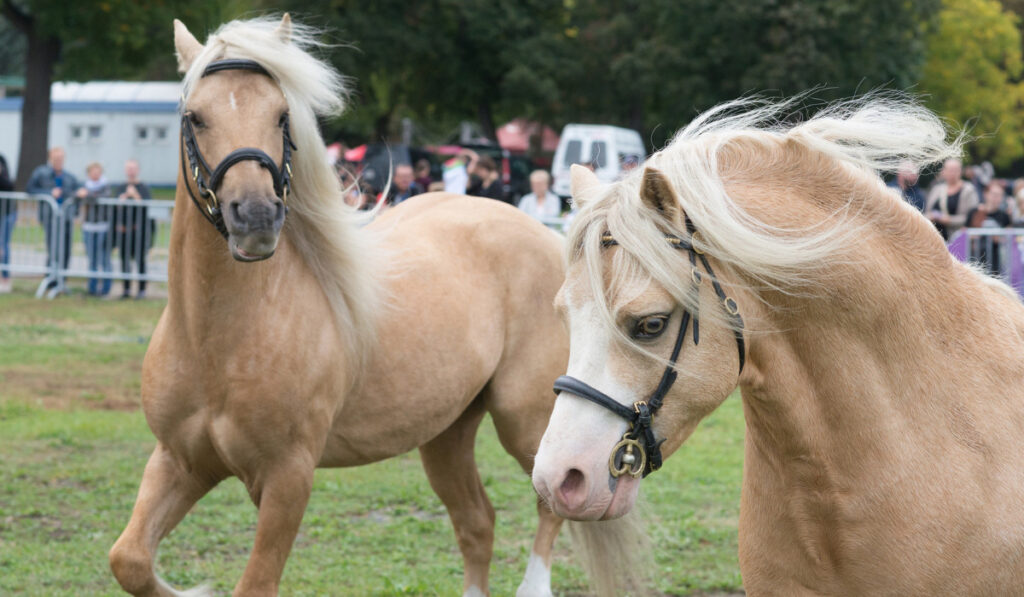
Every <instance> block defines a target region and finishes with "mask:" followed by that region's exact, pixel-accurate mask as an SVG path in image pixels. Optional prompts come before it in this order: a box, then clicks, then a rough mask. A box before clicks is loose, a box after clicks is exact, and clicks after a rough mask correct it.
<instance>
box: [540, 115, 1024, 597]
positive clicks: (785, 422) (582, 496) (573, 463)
mask: <svg viewBox="0 0 1024 597" xmlns="http://www.w3.org/2000/svg"><path fill="white" fill-rule="evenodd" d="M751 103H752V102H751V101H739V102H735V103H733V104H731V105H727V106H725V107H723V108H719V109H717V110H714V111H712V112H710V113H708V114H705V115H703V116H701V117H700V118H699V119H698V120H696V121H695V122H694V123H693V124H691V125H690V126H689V127H687V128H686V129H685V130H684V131H683V132H682V133H681V134H679V136H678V137H677V138H676V139H675V140H674V141H673V142H672V143H671V144H670V145H669V146H668V147H666V148H665V149H664V150H662V151H660V152H659V153H658V154H656V155H655V156H653V157H652V158H651V160H650V161H649V162H648V164H647V167H646V168H645V169H643V170H642V171H639V172H636V173H635V174H633V175H631V176H630V177H628V178H626V179H625V180H622V181H620V182H617V183H614V184H612V185H606V186H605V185H601V184H600V183H598V181H597V180H596V179H595V178H594V177H593V176H591V175H590V173H589V172H587V171H585V170H583V169H577V170H576V171H574V173H573V176H574V181H573V182H574V185H573V195H574V196H575V197H577V198H579V199H580V201H581V203H582V204H583V207H582V208H581V211H580V213H579V215H578V216H577V220H576V222H575V224H574V227H573V230H572V231H571V233H570V238H569V248H568V254H569V266H568V274H567V279H566V282H565V284H564V285H563V286H562V289H561V291H560V292H559V295H558V298H557V299H556V304H557V307H558V308H559V309H560V310H561V311H562V313H563V315H564V317H565V318H566V320H567V321H568V324H569V327H570V340H571V341H570V347H571V348H570V357H569V368H568V372H569V373H568V375H567V376H566V377H563V378H560V379H559V380H558V382H556V387H557V388H559V390H560V392H561V393H560V395H559V398H558V399H557V401H556V403H555V408H554V411H553V413H552V416H551V421H550V423H549V425H548V429H547V431H546V432H545V434H544V438H543V440H542V441H541V447H540V450H539V451H538V454H537V457H536V459H535V465H534V472H533V481H534V486H535V487H536V488H537V490H538V492H539V493H540V494H541V496H542V497H544V498H545V499H546V500H547V501H548V502H549V503H550V504H551V506H552V507H553V509H554V510H555V512H556V513H558V514H560V515H562V516H565V517H568V518H572V519H579V520H595V519H609V518H614V517H617V516H620V515H622V514H623V513H624V512H627V511H629V510H630V508H631V507H632V505H633V503H634V499H635V497H636V495H637V491H638V488H639V485H640V481H641V479H642V478H643V477H644V476H646V475H647V474H648V473H650V472H653V471H655V470H657V468H658V466H659V465H660V461H661V458H662V457H663V456H669V455H671V454H672V453H673V452H674V451H675V450H676V449H677V448H679V446H680V445H681V444H682V443H683V442H684V441H685V440H686V439H687V437H688V436H689V435H690V434H691V433H692V432H693V430H694V428H695V427H696V426H697V423H698V422H699V421H700V420H701V419H702V418H703V417H704V416H706V415H707V414H708V413H710V412H711V411H712V410H714V409H715V408H716V407H717V406H718V405H719V404H720V403H721V402H722V401H723V400H724V399H725V398H726V397H727V396H728V395H729V394H730V393H731V392H732V391H733V389H734V388H735V387H736V386H737V385H738V386H740V388H741V390H742V400H743V408H744V415H745V418H746V454H745V462H744V471H743V488H742V501H741V504H740V520H739V558H740V568H741V571H742V574H743V580H744V586H745V588H746V591H747V592H748V593H749V594H751V595H772V594H778V595H787V596H788V595H826V594H827V595H939V594H944V595H1010V594H1015V595H1019V594H1020V591H1021V590H1022V587H1024V508H1021V499H1022V497H1024V465H1022V463H1021V455H1022V454H1024V447H1022V446H1024V308H1022V306H1021V304H1020V302H1019V301H1018V300H1017V298H1016V297H1015V296H1014V295H1013V294H1012V293H1011V292H1010V291H1009V289H1008V288H1007V287H1006V286H1005V285H1003V284H1002V283H1000V282H997V281H995V280H992V279H988V278H985V277H983V276H982V275H980V274H979V273H977V272H975V271H974V270H972V269H970V268H968V267H965V266H963V265H961V264H959V263H957V262H956V261H955V260H954V259H953V258H952V257H951V256H950V255H949V253H948V252H947V250H946V247H945V246H944V245H943V242H942V239H941V238H940V236H939V235H938V234H937V233H936V231H935V230H934V229H933V228H932V226H931V225H930V224H929V222H928V221H927V220H926V219H925V218H924V217H922V215H921V214H920V213H918V212H917V211H916V210H914V209H913V208H912V207H911V206H909V205H908V204H906V203H905V202H903V201H901V199H900V197H898V196H897V194H895V193H894V192H892V191H890V190H887V189H886V187H885V186H884V185H883V183H882V181H881V180H880V178H879V177H878V175H877V172H879V171H887V170H888V171H891V170H894V169H895V167H896V165H897V164H898V163H899V162H900V161H901V160H904V159H909V160H911V161H913V162H915V163H918V164H924V163H930V162H933V161H937V160H939V159H942V158H945V157H948V156H954V155H958V154H959V152H960V145H961V141H960V139H957V140H954V141H952V142H947V141H946V132H945V130H944V127H943V126H942V124H941V122H940V121H939V120H938V119H937V118H936V117H935V116H934V115H932V114H931V113H929V112H928V111H927V110H924V109H923V108H920V107H918V106H916V105H915V104H913V103H912V102H909V101H906V100H899V99H886V98H884V97H873V98H868V99H866V100H860V101H858V102H855V103H848V104H845V105H840V106H838V107H835V108H832V109H828V110H826V111H824V112H823V113H820V114H819V115H817V116H816V117H814V118H812V119H810V120H809V121H807V122H804V123H803V124H799V125H796V126H791V127H784V126H781V125H778V124H775V123H777V122H779V115H780V114H782V110H783V109H787V108H786V107H785V105H783V106H781V107H780V106H772V105H770V104H757V103H754V105H753V106H751ZM659 380H660V381H659ZM654 549H657V547H656V546H655V548H654Z"/></svg>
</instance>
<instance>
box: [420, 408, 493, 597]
mask: <svg viewBox="0 0 1024 597" xmlns="http://www.w3.org/2000/svg"><path fill="white" fill-rule="evenodd" d="M483 416H484V409H483V408H482V407H481V405H480V403H479V401H478V402H475V403H473V404H471V405H470V407H469V408H468V409H467V410H466V412H464V413H462V416H460V417H459V419H458V420H457V421H455V423H453V424H452V426H451V427H449V428H448V429H446V430H445V431H444V432H442V433H441V435H439V436H437V437H435V438H434V439H432V440H431V441H430V442H428V443H426V444H424V445H423V446H420V457H421V459H422V460H423V468H424V470H426V472H427V478H428V479H429V480H430V486H431V487H432V488H433V489H434V493H436V494H437V495H438V497H440V498H441V501H442V502H444V505H445V507H446V508H447V509H448V516H449V518H451V521H452V527H454V529H455V538H456V539H457V540H458V542H459V550H460V551H462V559H463V562H464V564H465V571H464V574H463V583H462V590H463V595H464V597H482V596H483V595H487V594H489V592H488V591H489V589H488V585H487V576H488V572H489V568H490V565H491V555H492V552H493V549H494V545H493V544H494V508H493V507H492V506H491V502H490V500H488V499H487V493H486V492H484V485H483V483H481V482H480V474H479V473H478V472H477V469H476V459H475V457H474V455H473V443H474V439H475V438H476V430H477V427H479V426H480V420H481V419H482V418H483Z"/></svg>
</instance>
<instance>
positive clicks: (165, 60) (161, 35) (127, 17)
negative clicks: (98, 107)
mask: <svg viewBox="0 0 1024 597" xmlns="http://www.w3.org/2000/svg"><path fill="white" fill-rule="evenodd" d="M2 2H3V4H2V14H3V16H4V17H5V18H6V20H7V22H8V23H10V24H11V26H12V27H13V28H14V29H16V30H17V31H18V32H20V33H21V35H22V36H23V37H24V39H25V43H26V52H25V69H24V70H25V93H24V100H23V104H22V110H21V150H20V157H19V160H18V173H17V182H16V184H17V186H18V188H23V187H24V185H25V183H26V182H27V180H28V177H29V175H30V174H31V172H32V168H34V167H35V166H37V165H38V164H41V163H43V162H45V160H46V143H47V138H48V136H49V123H50V86H51V84H52V82H53V80H54V77H55V75H57V76H60V77H61V78H64V79H66V80H88V79H92V78H138V77H143V76H154V75H158V76H161V77H172V76H173V73H174V70H175V66H174V65H175V62H174V58H173V51H172V49H173V48H174V45H173V31H172V27H171V21H172V19H173V18H174V17H176V16H178V17H180V18H182V19H183V20H187V21H192V23H191V24H193V25H195V24H196V21H198V22H200V23H203V24H207V23H209V22H210V21H211V20H213V19H218V20H219V19H221V18H223V17H224V16H226V14H225V13H227V12H234V11H236V10H237V11H239V12H240V11H241V7H242V6H248V3H246V2H240V1H237V0H220V1H217V2H210V3H203V4H202V5H199V6H197V5H196V4H195V3H191V2H187V1H185V0H153V1H151V2H136V1H135V0H82V1H81V2H77V3H73V4H69V3H67V2H63V1H57V0H2ZM213 22H217V21H216V20H214V21H213Z"/></svg>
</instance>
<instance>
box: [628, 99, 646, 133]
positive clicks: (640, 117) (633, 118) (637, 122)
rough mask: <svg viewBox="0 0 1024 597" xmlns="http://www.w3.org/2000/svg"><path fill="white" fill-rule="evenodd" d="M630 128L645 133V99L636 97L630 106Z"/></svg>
mask: <svg viewBox="0 0 1024 597" xmlns="http://www.w3.org/2000/svg"><path fill="white" fill-rule="evenodd" d="M629 128H631V129H633V130H634V131H637V132H638V133H640V134H641V135H643V134H644V104H643V101H641V100H638V99H634V100H633V101H632V102H631V105H630V107H629Z"/></svg>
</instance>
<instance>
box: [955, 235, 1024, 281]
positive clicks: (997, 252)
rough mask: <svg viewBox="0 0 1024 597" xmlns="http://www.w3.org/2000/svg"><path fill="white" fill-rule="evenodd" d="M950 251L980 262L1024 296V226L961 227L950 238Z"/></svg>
mask: <svg viewBox="0 0 1024 597" xmlns="http://www.w3.org/2000/svg"><path fill="white" fill-rule="evenodd" d="M949 252H950V253H952V254H953V256H954V257H956V258H957V259H959V260H960V261H971V262H974V263H978V264H980V265H981V266H983V267H984V268H985V269H986V270H987V271H988V273H989V274H992V275H994V276H999V277H1000V278H1002V279H1003V280H1004V281H1005V282H1006V283H1007V284H1009V285H1010V286H1012V287H1013V289H1014V290H1016V291H1017V294H1019V295H1021V296H1022V297H1024V228H962V229H960V231H959V232H957V233H956V234H955V235H953V238H952V239H950V241H949Z"/></svg>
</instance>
